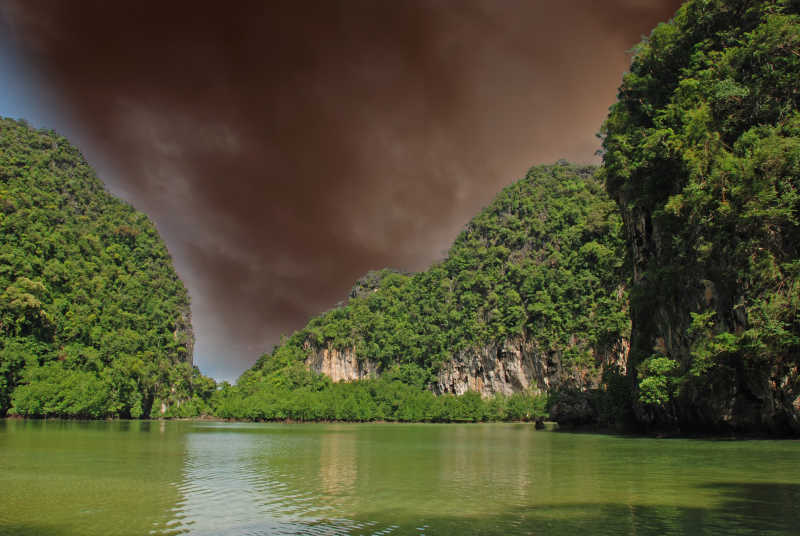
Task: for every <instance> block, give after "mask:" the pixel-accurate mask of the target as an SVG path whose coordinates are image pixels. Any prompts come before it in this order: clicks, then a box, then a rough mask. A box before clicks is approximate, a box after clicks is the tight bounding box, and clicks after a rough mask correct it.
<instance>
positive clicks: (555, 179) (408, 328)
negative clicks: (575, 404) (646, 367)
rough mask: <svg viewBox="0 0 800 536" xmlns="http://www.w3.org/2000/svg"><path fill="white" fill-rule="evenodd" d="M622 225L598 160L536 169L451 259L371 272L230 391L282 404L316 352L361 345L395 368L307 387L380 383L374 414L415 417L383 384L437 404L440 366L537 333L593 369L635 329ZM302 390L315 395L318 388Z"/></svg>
mask: <svg viewBox="0 0 800 536" xmlns="http://www.w3.org/2000/svg"><path fill="white" fill-rule="evenodd" d="M621 226H622V223H621V220H620V219H619V217H618V216H617V214H616V210H615V207H614V204H613V201H611V200H610V199H609V198H608V197H607V196H606V194H605V192H604V190H603V185H602V184H601V183H600V182H599V181H598V180H597V179H596V178H595V169H594V168H592V167H579V166H572V165H569V164H566V163H559V164H557V165H553V166H541V167H535V168H533V169H531V170H530V171H529V172H528V174H527V175H526V177H525V178H524V179H522V180H520V181H518V182H516V183H514V184H512V185H511V186H509V187H507V188H505V189H504V190H503V191H502V192H501V193H500V194H499V196H498V197H497V198H496V199H495V200H494V201H493V202H492V203H491V205H489V206H488V207H487V208H486V209H485V210H483V211H482V212H481V213H480V214H479V215H478V216H477V217H475V218H474V219H473V220H472V221H471V222H470V223H469V225H468V226H467V228H466V230H465V231H463V232H462V233H461V234H460V235H459V236H458V238H457V239H456V241H455V243H454V245H453V247H452V248H451V250H450V251H449V254H448V256H447V258H446V259H445V260H444V261H442V262H440V263H438V264H436V265H434V266H433V267H431V268H430V269H429V270H427V271H425V272H422V273H418V274H413V275H409V274H402V273H399V272H396V271H392V270H382V271H379V272H371V273H369V274H367V276H365V277H364V278H362V279H361V280H359V282H357V283H356V285H355V287H354V288H353V291H352V292H351V294H350V299H349V300H348V301H347V303H346V304H344V305H342V306H340V307H337V308H336V309H334V310H332V311H329V312H327V313H325V314H323V315H320V316H318V317H316V318H314V319H312V320H311V321H310V322H309V324H308V325H307V326H306V327H305V329H303V330H301V331H299V332H297V333H295V334H294V335H293V336H291V337H290V338H288V339H286V340H285V341H283V343H282V344H281V345H280V346H279V347H277V348H276V349H275V351H274V352H273V353H272V354H271V355H265V356H263V357H262V358H261V359H260V360H259V361H258V363H256V365H255V367H254V368H253V369H251V370H250V371H248V372H247V373H245V374H244V375H243V377H242V378H241V379H240V380H239V382H238V385H237V386H236V387H235V388H233V389H232V390H231V394H230V395H229V397H228V399H227V400H229V401H230V400H233V398H235V396H239V397H240V398H247V399H249V400H250V402H248V403H246V404H244V405H245V406H247V405H248V404H249V406H248V407H249V408H253V407H256V406H258V407H267V406H269V407H273V405H272V402H266V401H267V400H273V399H274V398H275V395H274V393H275V392H279V391H281V390H284V389H287V388H288V386H289V385H295V384H297V381H298V380H297V378H299V377H302V376H303V375H304V374H306V372H305V367H304V365H303V361H304V360H305V358H306V357H307V356H308V353H309V352H310V351H312V350H313V349H320V348H331V349H337V350H345V349H350V348H352V349H355V353H356V355H357V356H358V357H359V358H360V359H370V360H372V361H376V362H379V363H380V365H381V366H382V368H383V370H384V371H386V372H387V373H388V374H384V378H382V379H381V380H380V381H377V382H361V383H360V384H359V386H356V387H337V386H334V387H333V388H331V387H330V386H328V384H325V383H324V382H323V383H322V384H317V383H314V382H319V381H322V380H303V382H310V384H312V385H317V387H314V388H307V387H304V388H305V389H306V390H310V391H311V392H315V391H321V392H323V393H324V394H322V395H319V396H323V397H324V396H331V397H336V396H339V395H338V394H337V393H339V394H341V395H342V396H344V394H343V393H346V392H349V391H348V390H350V389H354V390H355V391H354V392H359V393H360V392H362V390H363V392H371V393H372V394H371V395H370V397H371V400H372V401H373V403H374V404H373V405H374V406H375V407H377V408H382V409H380V411H378V412H377V413H375V412H372V411H368V412H367V413H368V414H370V415H373V416H374V418H397V419H405V417H402V416H400V415H399V414H396V413H395V410H387V409H386V406H385V404H384V403H383V402H382V399H381V397H382V396H384V395H383V394H380V393H378V391H380V390H381V389H383V388H386V389H388V391H387V394H386V396H395V395H392V394H390V393H393V392H395V391H397V390H398V389H401V390H403V389H405V391H403V393H404V394H402V396H401V395H397V396H399V397H400V398H401V399H403V400H410V399H411V398H414V397H422V398H424V400H425V401H426V402H424V404H423V403H422V402H420V404H423V406H424V407H427V406H425V404H428V401H432V400H435V399H434V398H430V397H432V396H433V395H432V394H430V393H429V392H427V391H425V390H424V387H425V386H427V385H429V384H430V382H431V381H432V380H433V378H434V377H435V375H436V373H437V371H438V369H439V367H440V365H441V364H442V363H443V362H444V361H446V360H448V359H450V358H451V357H452V355H453V354H454V353H455V352H458V351H459V350H462V349H464V348H468V347H471V346H476V345H480V344H483V343H486V342H489V341H502V340H504V339H508V338H513V337H521V336H529V337H534V338H536V340H537V341H538V343H539V344H540V346H541V347H542V348H543V349H545V351H550V352H557V353H558V354H559V355H560V358H561V360H562V362H563V363H564V364H565V365H566V366H580V367H586V368H593V367H595V365H596V363H595V354H596V352H597V350H598V349H601V348H608V347H610V346H613V345H614V344H615V343H616V342H617V341H619V339H620V337H622V336H625V335H626V334H627V329H628V321H627V314H626V310H625V307H626V303H625V300H626V299H627V298H626V294H625V292H624V287H623V285H622V284H621V281H622V280H623V269H622V264H623V262H622V261H623V259H624V255H623V251H624V246H623V243H622V239H621V237H620V235H621ZM388 377H391V378H393V380H388V379H385V378H388ZM397 383H400V384H403V385H405V386H406V387H398V386H397V385H396V384H397ZM303 385H304V386H305V385H306V384H305V383H303ZM408 386H416V387H414V388H413V389H412V388H410V387H408ZM390 387H391V388H390ZM376 389H377V391H376ZM237 393H238V394H237ZM412 394H413V396H412ZM297 396H298V397H300V398H301V399H303V400H305V398H304V397H306V396H307V395H306V394H302V393H301V394H298V395H297ZM359 396H360V395H359ZM470 396H471V395H470ZM259 397H260V398H259ZM265 397H266V398H265ZM409 397H411V398H409ZM312 398H313V399H319V397H317V398H314V397H312ZM368 398H369V397H368ZM451 398H453V399H454V400H459V399H458V398H454V397H451ZM256 399H258V400H261V402H254V400H256ZM414 399H415V400H416V398H414ZM501 399H502V397H501V398H499V399H497V400H498V401H497V402H492V403H497V404H501V402H500V400H501ZM445 400H449V398H447V397H445V398H443V399H441V400H440V401H437V402H435V404H443V403H445V402H444V401H445ZM298 403H300V402H298ZM430 403H431V404H434V402H430ZM454 403H455V402H454ZM230 404H231V406H230V407H234V406H235V404H234V403H233V402H230ZM259 404H260V406H259ZM264 404H266V406H264ZM302 404H305V402H302ZM401 406H402V407H408V406H404V405H401ZM237 407H239V406H237ZM274 407H278V406H274ZM392 407H396V405H395V406H392ZM436 407H437V408H438V407H439V406H436ZM247 411H250V410H249V409H248V410H243V409H239V410H231V413H230V414H235V415H247ZM254 411H255V410H254ZM409 411H410V410H409ZM420 411H422V413H420V415H423V414H424V415H432V416H430V417H425V419H428V420H439V419H440V417H436V415H440V413H437V412H438V411H439V410H438V409H426V410H420ZM222 413H223V414H227V413H226V412H225V411H223V412H222ZM490 413H491V412H490ZM495 413H496V412H495ZM500 413H502V412H500ZM279 414H280V415H282V414H283V413H279ZM254 415H258V416H259V418H262V417H263V418H273V417H274V414H273V413H270V412H267V413H265V414H261V413H258V412H256V413H255V414H254ZM328 417H329V416H326V418H328ZM293 418H296V417H293ZM441 419H443V420H451V418H450V417H448V418H441ZM479 420H480V419H479Z"/></svg>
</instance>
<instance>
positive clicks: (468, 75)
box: [0, 0, 680, 377]
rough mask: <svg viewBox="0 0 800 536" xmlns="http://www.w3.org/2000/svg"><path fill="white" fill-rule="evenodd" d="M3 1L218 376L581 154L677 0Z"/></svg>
mask: <svg viewBox="0 0 800 536" xmlns="http://www.w3.org/2000/svg"><path fill="white" fill-rule="evenodd" d="M230 4H232V5H225V6H224V8H223V4H222V3H220V2H214V3H201V2H186V3H183V2H181V3H175V2H128V3H121V2H96V3H90V2H55V1H54V2H44V3H42V2H36V1H30V0H25V1H20V2H16V3H15V2H11V3H5V4H4V5H3V6H2V7H0V17H2V21H3V22H2V29H3V30H4V31H5V32H6V34H7V35H10V36H11V37H12V38H13V39H15V42H16V46H17V47H18V49H19V50H21V51H22V53H23V54H24V57H25V58H26V59H27V60H28V61H29V62H31V63H32V64H33V65H35V66H36V67H37V68H38V69H39V71H40V72H41V74H42V77H43V79H44V80H45V81H46V83H47V84H49V85H50V86H51V89H52V91H53V92H54V93H56V94H57V95H59V97H60V99H61V105H62V107H63V113H65V114H66V115H67V117H68V120H69V122H70V124H73V125H75V129H76V131H77V132H80V137H81V139H83V140H86V141H85V143H84V144H83V146H82V147H81V148H82V149H83V151H84V153H85V154H86V155H87V157H88V158H89V160H90V162H94V161H95V160H98V161H99V160H102V161H103V162H106V163H107V167H108V169H110V171H111V172H109V173H108V176H104V177H103V179H104V180H105V181H106V182H107V183H108V184H109V186H110V188H111V189H112V191H115V192H118V193H120V194H122V195H123V196H124V197H126V198H127V199H129V200H130V201H131V202H132V203H133V204H134V205H135V206H136V207H137V208H139V209H141V210H144V211H146V212H148V213H149V214H150V216H151V217H152V218H153V219H154V220H155V221H156V223H157V224H158V227H159V229H160V231H161V232H162V234H163V235H164V237H165V239H166V240H167V244H168V246H169V247H170V250H171V251H172V252H173V256H174V257H175V261H176V265H177V267H178V269H179V272H180V273H181V275H182V276H183V277H184V280H185V281H186V282H187V284H188V286H189V289H190V291H191V294H192V298H193V312H194V319H195V322H194V323H195V328H196V331H197V335H198V350H197V355H196V360H197V362H198V363H199V365H200V366H201V368H202V369H203V370H204V371H206V372H209V373H211V374H213V375H215V376H217V377H232V376H234V375H235V374H236V373H238V372H239V371H241V370H242V369H243V368H245V367H246V366H248V365H249V364H250V363H252V362H253V361H254V360H255V359H256V358H257V356H258V355H259V354H260V353H261V352H263V351H265V350H268V349H269V348H270V347H271V345H272V344H274V343H275V342H277V340H278V337H279V336H280V334H282V333H288V332H291V331H292V330H294V329H297V328H299V327H302V325H303V324H304V323H305V321H307V319H308V318H309V317H310V316H312V315H314V314H316V313H318V312H319V311H321V310H325V309H328V308H330V307H331V306H333V305H334V304H335V303H336V302H337V301H339V300H341V299H342V298H343V297H344V296H345V295H346V293H347V291H348V289H349V287H350V285H351V284H352V282H353V281H354V280H355V279H356V278H357V277H358V276H360V275H361V274H363V273H364V272H365V271H366V270H368V269H371V268H379V267H383V266H393V267H397V268H402V269H408V270H419V269H423V268H425V267H426V266H427V265H428V264H429V263H431V262H432V261H434V260H436V259H438V258H441V257H442V255H443V252H444V250H445V249H446V248H447V246H448V245H449V243H450V242H451V241H452V239H453V238H454V236H455V235H456V234H457V232H458V231H459V229H461V228H462V227H463V225H464V224H465V223H466V221H467V220H468V219H469V217H470V216H471V215H473V214H474V213H475V212H476V211H477V210H478V209H480V207H481V206H483V205H485V204H486V203H488V202H489V201H490V200H491V198H492V197H493V195H494V194H495V193H496V192H497V191H498V190H499V189H500V188H501V187H502V186H504V185H506V184H508V183H509V182H511V181H512V180H513V179H515V178H518V177H520V176H521V175H522V174H523V173H524V171H525V170H526V169H527V168H528V167H529V166H530V165H533V164H537V163H546V162H552V161H554V160H556V159H558V158H562V157H564V158H568V159H572V160H576V161H580V162H587V161H594V156H593V155H594V152H595V151H596V149H597V148H598V141H597V139H596V138H595V133H596V132H597V130H598V129H599V126H600V124H601V122H602V119H603V117H604V115H605V113H606V110H607V108H608V106H609V105H610V104H611V102H612V101H613V99H614V96H615V92H616V87H617V85H618V83H619V80H620V76H621V74H622V72H623V71H624V70H625V69H626V68H627V65H628V61H629V56H628V54H627V53H626V51H627V50H628V49H629V48H630V47H631V46H632V45H633V44H635V43H636V42H637V41H638V40H639V38H640V37H641V35H642V34H646V33H648V32H649V30H650V28H651V27H652V26H653V25H654V24H655V23H657V22H658V21H662V20H666V19H667V18H669V17H670V16H671V14H672V13H673V12H674V10H675V9H676V8H677V6H678V5H679V4H680V2H677V1H666V0H665V1H660V2H656V1H644V0H641V1H636V0H627V1H626V0H615V1H606V2H594V1H589V0H583V1H578V0H575V1H571V2H541V1H530V2H494V1H486V2H474V1H470V2H355V1H351V2H292V3H288V2H287V3H280V2H279V3H271V4H268V3H265V2H232V3H230Z"/></svg>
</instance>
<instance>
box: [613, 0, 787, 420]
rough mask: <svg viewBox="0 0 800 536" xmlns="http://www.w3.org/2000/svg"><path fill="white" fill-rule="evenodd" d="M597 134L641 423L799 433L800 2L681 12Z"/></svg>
mask: <svg viewBox="0 0 800 536" xmlns="http://www.w3.org/2000/svg"><path fill="white" fill-rule="evenodd" d="M603 131H604V135H605V139H604V143H603V148H604V152H605V154H604V158H603V174H604V176H605V177H606V179H607V184H608V190H609V192H610V193H611V194H612V196H613V197H615V198H616V199H617V201H618V203H619V206H620V209H621V211H622V214H623V218H624V220H625V225H626V228H627V236H628V238H629V240H628V245H629V248H630V252H631V256H632V259H633V268H634V273H633V277H634V287H633V290H632V291H631V312H632V319H633V326H634V331H633V344H632V351H631V360H632V364H633V365H634V366H633V367H632V370H634V371H637V372H638V376H637V377H635V378H632V379H633V380H635V383H636V386H637V388H636V390H637V392H636V395H637V396H636V404H635V411H636V416H637V419H638V420H639V421H640V422H642V423H645V424H649V425H655V426H679V427H681V428H695V429H701V430H708V429H719V428H731V427H732V428H735V429H741V430H763V431H772V432H789V431H791V432H793V433H795V434H797V433H800V316H799V315H798V311H800V309H798V305H800V282H798V276H800V219H799V218H800V2H797V1H793V0H763V1H753V0H728V1H719V0H716V1H710V0H696V1H691V2H687V3H686V4H684V5H683V7H681V9H680V10H679V11H678V13H677V14H676V16H675V18H674V19H673V20H672V21H671V22H670V23H668V24H662V25H660V26H659V27H658V28H656V29H655V30H654V31H653V33H652V34H651V35H650V37H649V38H648V39H647V40H646V41H644V42H643V43H642V44H641V45H640V46H639V47H638V49H637V53H636V56H635V57H634V59H633V63H632V65H631V71H630V73H629V74H627V75H626V76H625V78H624V80H623V83H622V86H621V87H620V91H619V101H618V102H617V103H616V104H614V106H613V107H612V108H611V113H610V115H609V117H608V120H607V121H606V123H605V126H604V128H603Z"/></svg>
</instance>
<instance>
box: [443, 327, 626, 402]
mask: <svg viewBox="0 0 800 536" xmlns="http://www.w3.org/2000/svg"><path fill="white" fill-rule="evenodd" d="M594 354H595V359H594V360H593V361H592V362H590V363H589V364H584V365H572V364H565V363H564V360H563V358H562V354H561V352H559V351H547V350H542V349H541V348H539V347H538V345H537V343H536V341H531V340H527V339H525V338H523V337H520V338H515V339H508V340H506V341H504V342H503V343H502V344H487V345H484V346H481V347H478V348H468V349H466V350H463V351H461V352H458V353H456V354H455V355H454V356H453V358H452V359H451V360H450V361H448V362H446V363H445V364H444V365H442V368H441V370H440V371H439V376H438V379H437V382H436V384H435V385H434V391H436V392H437V393H454V394H459V395H460V394H463V393H466V392H467V391H476V392H478V393H480V394H481V395H482V396H491V395H493V394H498V393H500V394H505V395H510V394H512V393H516V392H520V391H527V390H532V391H536V392H548V391H551V390H553V389H564V388H566V389H577V390H584V389H587V388H592V387H597V385H598V383H599V381H600V377H601V375H602V370H603V369H604V368H605V367H607V366H608V365H609V364H612V363H613V364H615V365H617V366H618V367H620V368H621V369H623V370H624V369H625V367H626V365H627V359H628V343H627V341H621V342H620V343H619V344H618V345H617V346H616V347H615V348H613V349H610V350H608V351H606V352H602V353H601V352H594Z"/></svg>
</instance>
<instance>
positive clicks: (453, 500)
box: [0, 420, 800, 536]
mask: <svg viewBox="0 0 800 536" xmlns="http://www.w3.org/2000/svg"><path fill="white" fill-rule="evenodd" d="M798 462H800V442H798V441H764V440H761V441H700V440H680V439H670V440H658V439H649V438H632V437H615V436H603V435H586V434H568V433H554V432H542V431H535V430H534V429H533V427H532V426H529V425H514V424H482V425H430V424H428V425H424V424H419V425H402V424H361V425H357V424H352V425H351V424H328V425H323V424H318V425H279V424H231V423H208V422H62V421H46V422H43V421H2V420H0V534H3V535H5V534H13V535H23V536H25V535H31V534H36V535H43V536H48V535H66V534H75V535H87V536H88V535H114V534H124V535H128V534H130V535H135V534H156V535H166V534H198V535H234V534H235V535H240V534H243V535H261V534H325V535H333V534H373V535H384V534H391V535H394V534H504V535H505V534H540V535H548V534H565V535H566V534H570V535H572V534H580V533H584V534H587V535H595V534H637V535H650V534H652V535H662V534H754V535H755V534H798V533H800V463H798Z"/></svg>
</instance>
